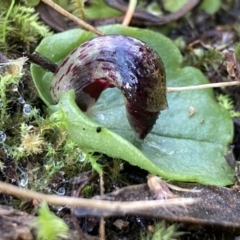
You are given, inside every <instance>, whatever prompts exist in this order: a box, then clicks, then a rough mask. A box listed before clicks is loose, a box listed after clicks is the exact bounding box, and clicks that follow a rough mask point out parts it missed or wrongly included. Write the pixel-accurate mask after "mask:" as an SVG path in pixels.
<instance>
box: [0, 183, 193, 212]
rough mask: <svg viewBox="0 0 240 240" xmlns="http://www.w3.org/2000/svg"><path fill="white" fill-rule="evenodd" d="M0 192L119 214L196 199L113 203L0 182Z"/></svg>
mask: <svg viewBox="0 0 240 240" xmlns="http://www.w3.org/2000/svg"><path fill="white" fill-rule="evenodd" d="M0 190H1V192H4V193H7V194H9V195H13V196H17V197H23V198H27V199H38V200H44V201H46V202H48V203H50V204H52V205H68V206H75V207H82V208H94V209H99V210H101V211H103V212H104V211H108V212H109V211H112V212H117V213H121V214H125V213H128V212H131V211H133V210H135V211H138V210H139V211H142V210H147V209H150V208H154V207H167V206H173V205H188V204H194V203H196V202H197V199H193V198H175V199H168V200H164V201H163V200H155V201H154V200H149V201H131V202H114V201H104V200H96V199H85V198H74V197H65V196H57V195H47V194H42V193H38V192H35V191H31V190H28V189H24V188H19V187H16V186H14V185H11V184H8V183H4V182H1V181H0Z"/></svg>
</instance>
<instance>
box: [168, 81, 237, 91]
mask: <svg viewBox="0 0 240 240" xmlns="http://www.w3.org/2000/svg"><path fill="white" fill-rule="evenodd" d="M235 85H240V81H232V82H221V83H209V84H201V85H195V86H186V87H167V89H166V92H168V93H171V92H181V91H188V90H199V89H205V88H218V87H227V86H235Z"/></svg>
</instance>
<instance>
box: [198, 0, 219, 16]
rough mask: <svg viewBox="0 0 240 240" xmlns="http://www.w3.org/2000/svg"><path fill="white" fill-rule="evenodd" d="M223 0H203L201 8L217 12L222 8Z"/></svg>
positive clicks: (212, 12) (209, 11) (211, 12)
mask: <svg viewBox="0 0 240 240" xmlns="http://www.w3.org/2000/svg"><path fill="white" fill-rule="evenodd" d="M221 4H222V1H221V0H211V1H209V0H203V1H202V3H201V5H200V8H201V9H203V10H205V11H206V12H207V13H209V14H215V13H216V12H217V11H219V9H220V8H221Z"/></svg>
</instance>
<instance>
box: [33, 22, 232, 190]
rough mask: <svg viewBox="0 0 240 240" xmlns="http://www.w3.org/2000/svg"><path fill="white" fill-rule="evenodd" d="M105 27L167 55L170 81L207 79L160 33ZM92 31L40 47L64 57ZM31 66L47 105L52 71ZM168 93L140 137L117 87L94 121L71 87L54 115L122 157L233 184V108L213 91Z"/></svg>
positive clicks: (165, 172) (80, 136)
mask: <svg viewBox="0 0 240 240" xmlns="http://www.w3.org/2000/svg"><path fill="white" fill-rule="evenodd" d="M101 30H102V31H103V32H105V33H106V34H123V35H128V36H132V37H135V38H138V39H141V40H142V41H145V42H147V43H148V44H149V45H150V46H151V47H152V48H153V49H155V50H156V51H157V52H158V53H159V55H160V56H161V57H162V60H163V62H164V65H165V68H166V74H167V85H168V86H171V87H172V86H187V85H199V84H204V83H207V82H208V80H207V79H206V78H205V76H204V75H203V74H202V73H201V72H200V71H199V70H198V69H196V68H192V67H185V68H181V62H182V56H181V54H180V52H179V51H178V49H177V48H176V47H175V45H174V44H173V43H172V42H171V41H170V40H169V39H168V38H166V37H164V36H163V35H161V34H159V33H154V32H152V31H149V30H142V29H136V28H129V27H123V26H117V25H114V26H107V27H103V28H101ZM93 37H94V35H93V34H91V33H88V32H86V31H83V30H79V29H75V30H71V31H68V32H64V33H60V34H56V35H52V36H50V37H47V38H45V39H43V41H42V42H41V44H40V45H39V46H38V48H37V49H36V51H38V52H40V53H41V54H43V55H44V56H45V57H47V58H49V59H51V60H52V61H54V62H60V61H61V60H63V58H64V57H65V56H66V55H67V54H68V53H69V52H70V51H71V50H73V49H74V48H75V47H77V46H78V45H80V44H81V43H83V42H84V41H86V40H89V39H91V38H93ZM31 71H32V76H33V80H34V82H35V85H36V87H37V89H38V92H39V95H40V96H41V98H42V99H43V100H44V102H45V103H46V104H47V105H48V106H50V105H52V104H53V101H52V98H51V95H50V92H49V84H50V81H51V77H52V74H51V73H49V72H46V71H44V70H42V69H41V68H40V67H37V66H36V65H32V66H31ZM167 97H168V103H169V109H167V110H165V111H163V112H162V113H161V115H160V117H159V119H158V121H157V123H156V125H155V126H154V128H153V131H152V132H151V133H150V134H149V135H148V136H147V137H146V139H145V140H144V141H139V140H137V139H136V138H135V135H134V133H133V131H132V129H131V128H130V127H129V124H128V122H127V119H126V115H125V109H124V104H123V100H122V96H121V94H120V91H118V89H108V90H106V91H105V92H104V93H103V94H102V96H101V98H100V99H99V101H98V102H97V104H96V105H95V106H94V107H93V109H92V110H91V111H90V113H89V117H90V118H92V119H93V120H94V121H92V120H90V119H89V118H88V117H86V116H85V115H84V114H83V113H81V111H80V110H79V109H78V108H77V106H76V104H75V103H74V101H73V94H71V93H68V94H65V95H64V96H63V97H62V99H61V100H60V103H59V104H58V105H57V107H56V106H55V110H56V109H57V112H56V113H54V114H53V116H54V117H56V116H58V117H59V116H64V117H63V118H61V119H62V121H63V122H64V124H65V126H66V129H67V131H68V134H69V137H71V138H72V139H74V140H75V141H76V142H78V143H79V146H80V147H82V148H84V149H86V150H91V151H98V152H102V153H105V154H108V155H110V156H113V157H120V158H122V159H124V160H126V161H129V162H130V163H131V164H133V165H138V166H139V167H142V168H144V169H146V170H148V171H149V172H152V173H155V174H159V175H161V176H163V177H165V178H168V179H171V180H177V181H193V182H199V183H205V184H215V185H220V186H223V185H228V184H231V183H232V182H233V175H234V171H233V169H231V167H230V166H229V165H228V163H227V162H226V160H225V157H224V155H225V154H226V153H227V150H228V144H229V143H230V142H231V140H232V136H233V124H232V121H231V119H230V116H229V114H228V112H227V111H225V110H224V109H223V108H222V107H220V106H219V105H218V104H217V102H216V101H215V98H214V94H213V91H212V90H211V89H205V90H196V91H186V92H178V93H169V94H168V96H167ZM190 108H192V109H195V110H196V113H195V114H194V115H192V116H190V115H189V109H190ZM99 126H102V131H101V132H100V133H101V134H99V133H98V132H97V131H96V128H97V127H99ZM103 126H105V127H106V128H105V127H103ZM83 129H85V130H83ZM86 129H88V130H86ZM108 129H109V130H111V131H112V132H111V131H109V130H108ZM113 132H115V133H117V134H115V133H113ZM120 136H122V137H120ZM137 148H138V149H137Z"/></svg>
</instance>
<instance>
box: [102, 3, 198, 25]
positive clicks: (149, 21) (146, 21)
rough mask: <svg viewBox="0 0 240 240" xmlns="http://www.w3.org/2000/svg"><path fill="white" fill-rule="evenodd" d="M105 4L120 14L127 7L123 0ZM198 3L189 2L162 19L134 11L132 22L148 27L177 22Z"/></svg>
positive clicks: (142, 11)
mask: <svg viewBox="0 0 240 240" xmlns="http://www.w3.org/2000/svg"><path fill="white" fill-rule="evenodd" d="M105 2H106V3H107V4H108V5H109V6H111V7H113V8H116V9H117V10H119V11H121V12H124V13H125V12H126V11H127V7H128V6H127V5H126V2H125V1H124V0H105ZM199 2H200V0H189V1H188V2H187V3H186V4H185V5H184V6H183V7H182V8H180V9H179V10H178V11H177V12H174V13H170V14H167V15H165V16H162V17H157V16H155V15H153V14H151V13H149V12H147V11H145V10H141V9H136V10H135V12H134V14H133V17H134V18H133V22H134V23H135V22H139V20H141V21H140V22H139V24H140V23H141V24H142V25H145V26H150V25H152V26H153V25H164V24H166V23H169V22H172V21H175V20H178V19H179V18H181V17H182V16H184V15H185V14H186V13H187V12H189V11H190V10H191V9H193V8H194V7H195V6H197V4H198V3H199Z"/></svg>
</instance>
